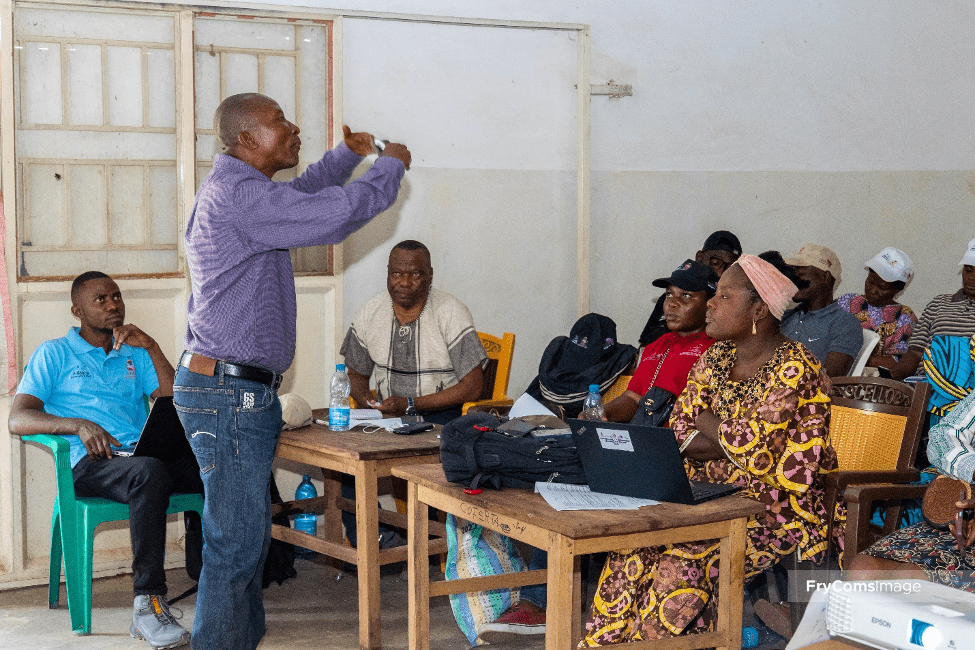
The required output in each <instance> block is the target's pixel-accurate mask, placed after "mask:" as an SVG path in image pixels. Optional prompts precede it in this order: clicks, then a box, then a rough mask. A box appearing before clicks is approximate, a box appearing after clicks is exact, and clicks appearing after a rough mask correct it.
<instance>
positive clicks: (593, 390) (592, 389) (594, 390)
mask: <svg viewBox="0 0 977 650" xmlns="http://www.w3.org/2000/svg"><path fill="white" fill-rule="evenodd" d="M588 390H590V392H591V393H598V392H600V386H598V385H597V384H591V385H590V388H589V389H588Z"/></svg>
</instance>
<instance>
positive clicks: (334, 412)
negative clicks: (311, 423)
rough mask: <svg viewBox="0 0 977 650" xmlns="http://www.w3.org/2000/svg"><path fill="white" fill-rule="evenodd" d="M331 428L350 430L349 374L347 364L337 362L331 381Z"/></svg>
mask: <svg viewBox="0 0 977 650" xmlns="http://www.w3.org/2000/svg"><path fill="white" fill-rule="evenodd" d="M329 430H330V431H349V375H347V374H346V364H343V363H337V364H336V374H334V375H333V376H332V381H330V382H329Z"/></svg>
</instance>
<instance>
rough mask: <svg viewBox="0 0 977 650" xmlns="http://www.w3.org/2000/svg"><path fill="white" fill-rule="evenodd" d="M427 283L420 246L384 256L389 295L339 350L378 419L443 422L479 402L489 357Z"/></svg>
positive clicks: (447, 298) (463, 318)
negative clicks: (419, 418) (406, 417)
mask: <svg viewBox="0 0 977 650" xmlns="http://www.w3.org/2000/svg"><path fill="white" fill-rule="evenodd" d="M433 278H434V270H433V269H432V268H431V253H430V251H429V250H428V249H427V246H425V245H424V244H422V243H421V242H418V241H414V240H412V239H408V240H405V241H402V242H400V243H399V244H397V245H396V246H394V247H393V250H391V251H390V258H389V261H388V263H387V291H386V292H385V293H384V292H381V293H378V294H377V295H375V296H373V297H372V298H370V299H369V300H368V301H367V302H366V304H364V305H363V307H361V308H360V309H359V311H358V312H357V313H356V316H354V318H353V323H352V325H350V328H349V331H347V332H346V339H345V340H344V341H343V345H342V348H340V354H342V355H343V356H344V357H345V360H346V369H347V371H348V373H349V380H350V389H351V390H350V394H351V395H352V397H353V399H355V400H356V403H357V404H358V405H359V406H360V407H373V408H377V409H379V410H380V411H381V412H382V413H383V415H384V417H399V416H402V415H420V416H422V417H423V418H424V421H425V422H435V423H438V424H445V423H447V422H449V421H451V420H453V419H454V418H456V417H458V416H460V415H461V406H462V405H463V404H464V403H465V402H471V401H474V400H477V399H479V398H480V397H481V395H482V380H483V371H484V369H485V367H486V365H487V364H488V357H487V356H486V354H485V349H484V348H483V347H482V343H481V341H480V340H479V338H478V333H477V332H476V331H475V325H474V323H473V322H472V316H471V312H469V310H468V308H467V307H466V306H465V305H464V304H463V303H462V302H461V301H460V300H458V299H457V298H455V297H454V296H452V295H451V294H449V293H447V292H445V291H441V290H439V289H435V288H432V287H431V281H432V280H433ZM371 374H372V375H373V376H374V378H375V381H376V389H377V395H376V398H374V397H373V395H372V394H371V393H370V375H371ZM349 487H350V486H345V489H344V493H348V492H349ZM350 498H351V497H350ZM344 514H346V513H344ZM346 518H347V519H351V515H348V516H347V517H346ZM349 523H350V522H347V524H349ZM346 530H347V536H349V535H351V534H352V533H353V531H352V530H351V526H350V525H347V526H346ZM350 542H351V543H353V544H354V545H355V540H354V539H352V538H350ZM384 543H386V542H384Z"/></svg>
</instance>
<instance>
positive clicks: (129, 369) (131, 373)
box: [126, 359, 136, 379]
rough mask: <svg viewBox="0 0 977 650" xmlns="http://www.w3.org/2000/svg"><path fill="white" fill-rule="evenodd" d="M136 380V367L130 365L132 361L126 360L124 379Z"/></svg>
mask: <svg viewBox="0 0 977 650" xmlns="http://www.w3.org/2000/svg"><path fill="white" fill-rule="evenodd" d="M135 378H136V366H135V365H134V364H133V363H132V359H126V379H135Z"/></svg>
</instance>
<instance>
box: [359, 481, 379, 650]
mask: <svg viewBox="0 0 977 650" xmlns="http://www.w3.org/2000/svg"><path fill="white" fill-rule="evenodd" d="M355 476H356V573H357V577H358V591H359V603H360V648H362V649H363V650H375V649H379V648H380V558H379V554H380V542H379V530H380V528H379V519H378V517H377V467H376V465H375V464H374V463H369V462H360V463H357V465H356V473H355Z"/></svg>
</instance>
